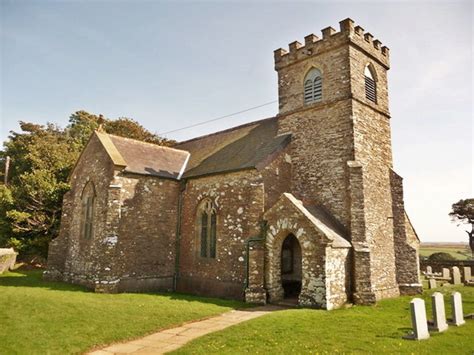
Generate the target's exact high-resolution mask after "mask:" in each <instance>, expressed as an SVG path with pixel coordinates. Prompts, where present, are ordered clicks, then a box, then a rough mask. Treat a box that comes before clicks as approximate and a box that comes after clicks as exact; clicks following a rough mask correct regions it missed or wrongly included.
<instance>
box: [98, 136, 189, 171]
mask: <svg viewBox="0 0 474 355" xmlns="http://www.w3.org/2000/svg"><path fill="white" fill-rule="evenodd" d="M95 134H96V135H97V137H98V138H99V140H100V141H101V143H102V145H103V146H104V148H105V150H106V151H107V153H108V154H109V156H110V157H111V159H112V161H113V162H114V164H115V165H118V166H123V167H124V171H126V172H129V173H136V174H141V175H152V176H160V177H165V178H172V179H179V178H180V177H181V175H182V173H183V172H184V168H185V166H186V163H187V161H188V159H189V153H188V152H186V151H183V150H178V149H174V148H169V147H162V146H159V145H156V144H151V143H145V142H141V141H137V140H135V139H129V138H124V137H118V136H114V135H111V134H106V133H101V132H95Z"/></svg>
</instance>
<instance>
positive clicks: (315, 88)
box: [304, 68, 323, 104]
mask: <svg viewBox="0 0 474 355" xmlns="http://www.w3.org/2000/svg"><path fill="white" fill-rule="evenodd" d="M322 99H323V79H322V76H321V72H320V71H319V70H318V69H316V68H313V69H311V70H310V71H309V72H308V74H306V77H305V79H304V103H305V104H310V103H313V102H319V101H321V100H322Z"/></svg>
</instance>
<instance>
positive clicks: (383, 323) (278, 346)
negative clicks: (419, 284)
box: [173, 287, 474, 354]
mask: <svg viewBox="0 0 474 355" xmlns="http://www.w3.org/2000/svg"><path fill="white" fill-rule="evenodd" d="M455 289H456V290H458V291H460V292H461V294H462V295H463V304H464V313H465V314H466V313H470V312H474V288H473V287H457V288H439V289H438V290H437V291H440V292H443V293H444V294H445V303H446V306H447V314H448V316H449V315H450V312H451V308H450V306H449V303H450V302H449V295H450V294H451V292H452V291H453V290H455ZM432 293H433V291H432V290H430V292H425V294H424V295H423V298H424V299H425V300H426V305H427V308H428V309H427V312H428V318H431V317H430V315H431V301H430V296H431V294H432ZM411 298H412V297H400V298H394V299H387V300H383V301H381V302H379V303H378V304H377V305H376V306H372V307H367V306H355V307H352V308H349V309H340V310H335V311H330V312H327V311H323V310H309V309H294V310H284V311H278V312H274V313H272V314H269V315H266V316H263V317H261V318H257V319H255V320H252V321H248V322H245V323H241V324H239V325H236V326H233V327H231V328H227V329H225V330H223V331H220V332H217V333H213V334H210V335H207V336H205V337H202V338H199V339H197V340H195V341H193V342H191V343H188V345H186V346H185V347H183V348H180V349H178V350H177V351H175V352H174V353H173V354H209V353H214V354H244V353H251V354H336V353H360V354H380V353H395V354H473V352H474V320H467V321H466V322H467V323H466V325H464V326H461V327H449V329H448V330H447V331H446V332H445V333H432V336H431V338H430V339H428V340H424V341H413V340H404V339H402V336H403V335H405V334H406V333H407V332H408V331H409V330H410V329H411V328H410V327H411V321H410V311H409V302H410V300H411Z"/></svg>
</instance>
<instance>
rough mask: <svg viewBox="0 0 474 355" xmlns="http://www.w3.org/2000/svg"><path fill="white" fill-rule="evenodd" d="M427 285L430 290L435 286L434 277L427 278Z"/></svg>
mask: <svg viewBox="0 0 474 355" xmlns="http://www.w3.org/2000/svg"><path fill="white" fill-rule="evenodd" d="M428 287H429V289H430V290H431V289H433V288H436V279H433V278H431V279H428Z"/></svg>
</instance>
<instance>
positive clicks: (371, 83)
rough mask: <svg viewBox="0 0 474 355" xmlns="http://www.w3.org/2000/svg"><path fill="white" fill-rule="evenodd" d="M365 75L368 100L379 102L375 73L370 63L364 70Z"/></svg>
mask: <svg viewBox="0 0 474 355" xmlns="http://www.w3.org/2000/svg"><path fill="white" fill-rule="evenodd" d="M364 76H365V97H366V99H367V100H370V101H372V102H373V103H377V84H376V82H375V75H374V74H373V69H372V68H371V67H370V65H367V66H366V67H365V70H364Z"/></svg>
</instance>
